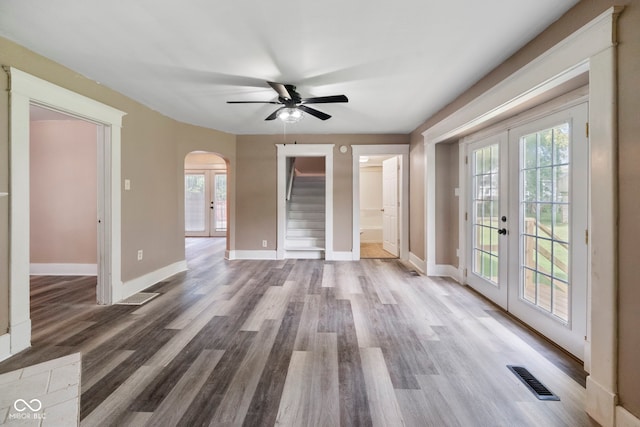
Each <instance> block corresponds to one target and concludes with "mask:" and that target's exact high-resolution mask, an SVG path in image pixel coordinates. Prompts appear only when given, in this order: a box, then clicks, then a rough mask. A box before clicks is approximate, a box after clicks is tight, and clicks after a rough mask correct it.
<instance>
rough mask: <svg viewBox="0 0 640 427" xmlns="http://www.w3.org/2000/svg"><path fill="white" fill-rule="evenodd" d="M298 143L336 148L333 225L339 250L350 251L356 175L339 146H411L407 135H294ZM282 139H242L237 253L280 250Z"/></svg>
mask: <svg viewBox="0 0 640 427" xmlns="http://www.w3.org/2000/svg"><path fill="white" fill-rule="evenodd" d="M289 139H290V140H292V141H297V143H298V144H335V147H334V152H333V171H334V176H333V206H334V211H333V215H334V218H333V221H334V229H333V235H334V237H333V238H334V247H333V249H334V250H335V251H351V250H352V242H351V240H352V239H351V236H352V226H351V223H352V215H353V213H352V211H353V191H352V187H353V173H352V170H351V169H352V155H351V150H349V151H348V152H347V153H346V154H342V153H340V151H339V147H340V146H341V145H346V146H350V145H363V144H408V143H409V139H408V136H407V135H290V136H289ZM281 143H282V135H238V137H237V156H238V178H237V193H236V198H237V211H236V223H237V229H236V230H237V233H236V239H237V240H236V249H239V250H262V249H264V248H262V245H261V242H262V240H267V243H268V245H267V249H270V250H274V249H276V237H277V230H276V226H277V206H276V196H277V176H276V166H277V151H276V146H275V144H281Z"/></svg>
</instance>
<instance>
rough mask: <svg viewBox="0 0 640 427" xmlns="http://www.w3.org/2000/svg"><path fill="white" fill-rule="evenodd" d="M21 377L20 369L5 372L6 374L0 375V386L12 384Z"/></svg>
mask: <svg viewBox="0 0 640 427" xmlns="http://www.w3.org/2000/svg"><path fill="white" fill-rule="evenodd" d="M21 375H22V369H18V370H17V371H13V372H7V373H6V374H2V375H0V385H2V384H6V383H10V382H13V381H15V380H17V379H19V378H20V376H21Z"/></svg>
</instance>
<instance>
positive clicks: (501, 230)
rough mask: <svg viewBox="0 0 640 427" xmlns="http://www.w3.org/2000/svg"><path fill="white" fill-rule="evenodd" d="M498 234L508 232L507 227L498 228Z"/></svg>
mask: <svg viewBox="0 0 640 427" xmlns="http://www.w3.org/2000/svg"><path fill="white" fill-rule="evenodd" d="M498 234H504V235H506V234H507V229H506V228H501V229H500V230H498Z"/></svg>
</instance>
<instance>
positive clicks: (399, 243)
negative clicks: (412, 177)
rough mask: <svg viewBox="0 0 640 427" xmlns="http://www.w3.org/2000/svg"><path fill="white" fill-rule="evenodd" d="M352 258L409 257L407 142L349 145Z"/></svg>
mask: <svg viewBox="0 0 640 427" xmlns="http://www.w3.org/2000/svg"><path fill="white" fill-rule="evenodd" d="M351 150H352V152H353V238H352V239H353V249H352V258H353V259H354V260H359V259H361V258H400V259H402V260H408V259H409V185H408V183H409V170H408V162H409V146H408V145H406V144H394V145H352V146H351Z"/></svg>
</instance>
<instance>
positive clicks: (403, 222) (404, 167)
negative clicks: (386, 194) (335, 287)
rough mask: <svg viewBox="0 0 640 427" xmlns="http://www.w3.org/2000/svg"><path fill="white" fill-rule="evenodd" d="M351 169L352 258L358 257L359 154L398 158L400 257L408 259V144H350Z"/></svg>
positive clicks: (355, 259) (357, 258) (356, 258)
mask: <svg viewBox="0 0 640 427" xmlns="http://www.w3.org/2000/svg"><path fill="white" fill-rule="evenodd" d="M351 154H352V156H353V158H352V169H353V220H352V221H353V222H352V224H353V237H352V242H353V248H352V256H353V260H354V261H357V260H359V259H360V156H382V155H395V156H398V157H399V159H398V160H400V162H399V163H400V174H399V177H398V178H399V180H398V186H399V188H400V191H399V193H398V197H399V199H400V209H401V212H400V215H398V217H399V218H400V224H399V227H398V229H399V237H400V247H399V249H400V259H401V260H404V261H408V260H409V144H380V145H352V146H351Z"/></svg>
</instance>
